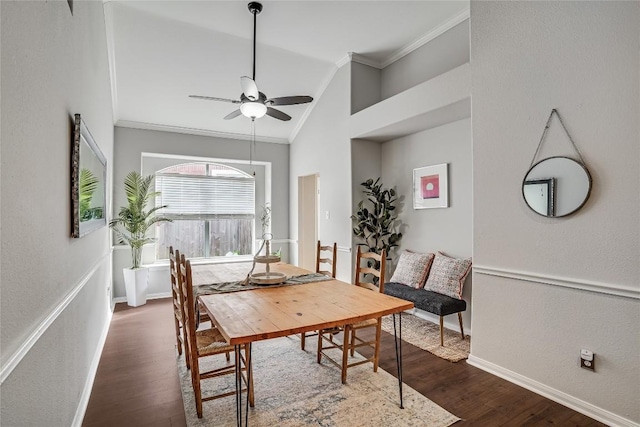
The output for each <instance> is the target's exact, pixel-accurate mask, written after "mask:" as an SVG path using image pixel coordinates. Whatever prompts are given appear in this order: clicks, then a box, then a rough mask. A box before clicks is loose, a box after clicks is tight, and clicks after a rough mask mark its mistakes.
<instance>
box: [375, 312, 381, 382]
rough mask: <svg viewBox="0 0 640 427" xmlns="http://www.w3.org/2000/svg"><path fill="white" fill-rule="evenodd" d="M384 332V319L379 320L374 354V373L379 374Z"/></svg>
mask: <svg viewBox="0 0 640 427" xmlns="http://www.w3.org/2000/svg"><path fill="white" fill-rule="evenodd" d="M381 331H382V317H380V318H378V325H377V326H376V347H375V350H374V353H373V372H378V362H379V360H380V332H381Z"/></svg>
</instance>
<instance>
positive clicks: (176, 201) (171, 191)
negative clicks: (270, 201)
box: [156, 174, 255, 216]
mask: <svg viewBox="0 0 640 427" xmlns="http://www.w3.org/2000/svg"><path fill="white" fill-rule="evenodd" d="M156 191H160V196H158V197H156V206H161V205H167V207H166V208H165V209H162V210H161V212H162V214H164V215H168V216H172V215H255V208H254V206H255V181H254V180H253V179H252V178H244V177H243V178H231V177H216V176H194V175H177V174H176V175H169V174H167V175H163V174H157V175H156Z"/></svg>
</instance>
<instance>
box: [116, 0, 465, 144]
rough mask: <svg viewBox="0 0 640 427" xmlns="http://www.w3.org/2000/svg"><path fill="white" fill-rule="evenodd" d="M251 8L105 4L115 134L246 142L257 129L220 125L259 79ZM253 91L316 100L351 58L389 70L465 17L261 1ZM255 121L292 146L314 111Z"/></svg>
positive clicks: (289, 109)
mask: <svg viewBox="0 0 640 427" xmlns="http://www.w3.org/2000/svg"><path fill="white" fill-rule="evenodd" d="M247 4H248V1H240V0H236V1H155V0H147V1H131V0H129V1H123V0H107V1H105V14H106V25H107V39H108V43H109V61H110V67H111V74H112V86H113V95H114V96H113V99H114V118H115V121H116V125H119V126H133V127H140V128H147V129H164V130H174V131H178V132H189V133H202V134H207V135H219V136H226V137H231V138H241V139H246V138H249V137H250V135H251V120H250V119H249V118H246V117H244V116H239V117H236V118H234V119H232V120H224V119H223V118H224V117H225V116H226V115H227V114H228V113H230V112H232V111H233V110H235V109H237V108H238V105H237V104H231V103H225V102H218V101H205V100H199V99H193V98H189V97H188V96H189V95H192V94H197V95H205V96H213V97H220V98H230V99H239V97H240V94H241V88H240V77H241V76H245V75H246V76H251V75H252V43H253V15H252V14H251V13H250V12H249V10H248V8H247ZM262 4H263V7H264V9H263V11H262V12H261V13H260V14H259V15H258V16H257V48H256V78H255V80H256V83H257V85H258V88H259V89H260V91H261V92H264V93H265V94H266V96H267V97H281V96H290V95H310V96H312V97H314V98H315V100H317V99H318V97H319V96H320V95H321V94H322V91H323V90H324V88H325V87H326V85H327V84H328V83H329V81H330V79H331V77H332V76H333V74H334V73H335V70H336V69H337V67H338V66H339V65H341V64H343V63H344V61H346V60H347V58H348V54H349V53H355V54H357V55H358V57H359V58H360V60H361V61H364V62H366V63H368V64H370V65H373V66H376V67H378V68H384V67H385V66H387V65H389V64H390V63H392V62H393V61H394V60H396V59H398V58H400V57H401V56H402V55H403V54H405V53H408V52H410V51H411V50H412V49H413V48H415V47H416V46H419V45H420V44H421V43H422V42H424V41H425V40H428V39H429V38H433V37H434V36H437V35H438V34H439V33H440V32H442V31H443V30H446V29H447V28H449V27H451V26H452V25H454V24H456V23H458V22H460V21H461V20H462V19H464V18H465V17H468V13H469V2H468V0H461V1H454V0H449V1H263V2H262ZM315 102H316V101H314V102H312V103H310V104H304V105H292V106H281V107H277V108H278V109H280V110H281V111H283V112H285V113H287V114H288V115H290V116H291V117H292V119H291V120H290V121H286V122H285V121H280V120H277V119H274V118H272V117H269V116H265V117H262V118H259V119H256V123H255V125H256V127H255V132H256V138H257V139H260V140H264V141H272V142H288V141H290V140H291V139H292V138H293V137H294V136H295V134H296V133H297V131H298V129H299V127H300V126H301V125H302V123H303V121H304V119H305V117H306V116H307V115H308V114H309V112H310V111H311V109H312V108H313V106H314V103H315Z"/></svg>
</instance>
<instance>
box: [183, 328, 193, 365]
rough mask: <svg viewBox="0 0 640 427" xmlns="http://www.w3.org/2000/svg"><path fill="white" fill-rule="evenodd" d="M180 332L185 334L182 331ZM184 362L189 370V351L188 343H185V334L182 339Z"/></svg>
mask: <svg viewBox="0 0 640 427" xmlns="http://www.w3.org/2000/svg"><path fill="white" fill-rule="evenodd" d="M182 332H185V330H184V329H183V330H182ZM183 344H184V361H185V363H186V365H187V370H189V369H191V352H190V351H189V343H188V342H187V338H186V333H185V338H184V342H183Z"/></svg>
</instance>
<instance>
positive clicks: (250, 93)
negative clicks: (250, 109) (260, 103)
mask: <svg viewBox="0 0 640 427" xmlns="http://www.w3.org/2000/svg"><path fill="white" fill-rule="evenodd" d="M240 86H242V93H244V96H246V97H247V98H249V100H250V101H255V100H257V99H258V98H259V97H260V93H259V92H258V86H257V85H256V82H255V81H254V80H253V79H252V78H251V77H247V76H242V77H240Z"/></svg>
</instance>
